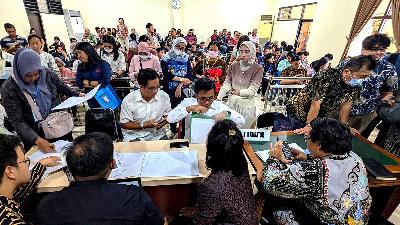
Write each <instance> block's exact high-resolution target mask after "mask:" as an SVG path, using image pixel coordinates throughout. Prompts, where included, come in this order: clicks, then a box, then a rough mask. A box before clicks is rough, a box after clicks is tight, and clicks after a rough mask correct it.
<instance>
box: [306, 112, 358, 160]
mask: <svg viewBox="0 0 400 225" xmlns="http://www.w3.org/2000/svg"><path fill="white" fill-rule="evenodd" d="M311 128H312V129H311V131H310V139H311V141H312V142H319V144H320V145H321V150H323V151H324V152H328V153H332V154H335V155H344V154H346V153H349V152H350V151H351V148H352V145H351V140H352V137H351V133H350V129H349V128H347V127H346V126H344V125H343V124H341V123H340V122H339V121H337V120H335V119H332V118H328V117H323V118H316V119H314V120H313V121H311Z"/></svg>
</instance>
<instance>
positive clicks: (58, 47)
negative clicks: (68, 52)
mask: <svg viewBox="0 0 400 225" xmlns="http://www.w3.org/2000/svg"><path fill="white" fill-rule="evenodd" d="M55 49H56V52H57V53H59V54H62V52H63V50H64V49H63V48H62V46H61V45H56V47H55Z"/></svg>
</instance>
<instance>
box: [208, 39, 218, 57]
mask: <svg viewBox="0 0 400 225" xmlns="http://www.w3.org/2000/svg"><path fill="white" fill-rule="evenodd" d="M218 55H219V43H218V42H210V44H209V45H208V56H209V57H210V58H213V59H215V58H218Z"/></svg>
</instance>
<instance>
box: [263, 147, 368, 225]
mask: <svg viewBox="0 0 400 225" xmlns="http://www.w3.org/2000/svg"><path fill="white" fill-rule="evenodd" d="M263 182H264V183H263V186H264V188H265V190H266V191H267V192H269V193H270V194H272V195H274V196H278V197H283V198H290V199H298V200H300V201H301V202H302V203H304V205H305V206H306V207H307V209H308V210H310V211H311V212H312V213H313V214H314V216H316V217H318V218H319V219H320V221H321V222H323V223H327V224H336V225H338V224H339V225H342V224H343V225H344V224H367V222H368V213H369V209H370V206H371V202H372V198H371V196H370V194H369V188H368V178H367V172H366V170H365V167H364V164H363V162H362V160H361V158H360V157H359V156H358V155H356V154H355V153H354V152H350V153H348V154H345V155H328V156H326V157H325V158H321V159H310V160H304V161H294V162H293V163H292V164H288V165H286V164H283V163H281V162H280V161H278V160H276V159H274V158H270V159H268V160H267V162H266V167H265V169H264V181H263ZM273 213H274V217H275V219H276V221H277V223H278V224H298V223H297V221H296V218H295V216H294V212H293V211H292V210H291V208H290V206H289V208H288V207H285V208H284V209H283V208H277V207H275V208H273Z"/></svg>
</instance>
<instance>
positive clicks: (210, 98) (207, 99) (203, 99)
mask: <svg viewBox="0 0 400 225" xmlns="http://www.w3.org/2000/svg"><path fill="white" fill-rule="evenodd" d="M214 99H215V97H214V96H210V97H199V101H200V102H207V101H208V102H211V101H213V100H214Z"/></svg>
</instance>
